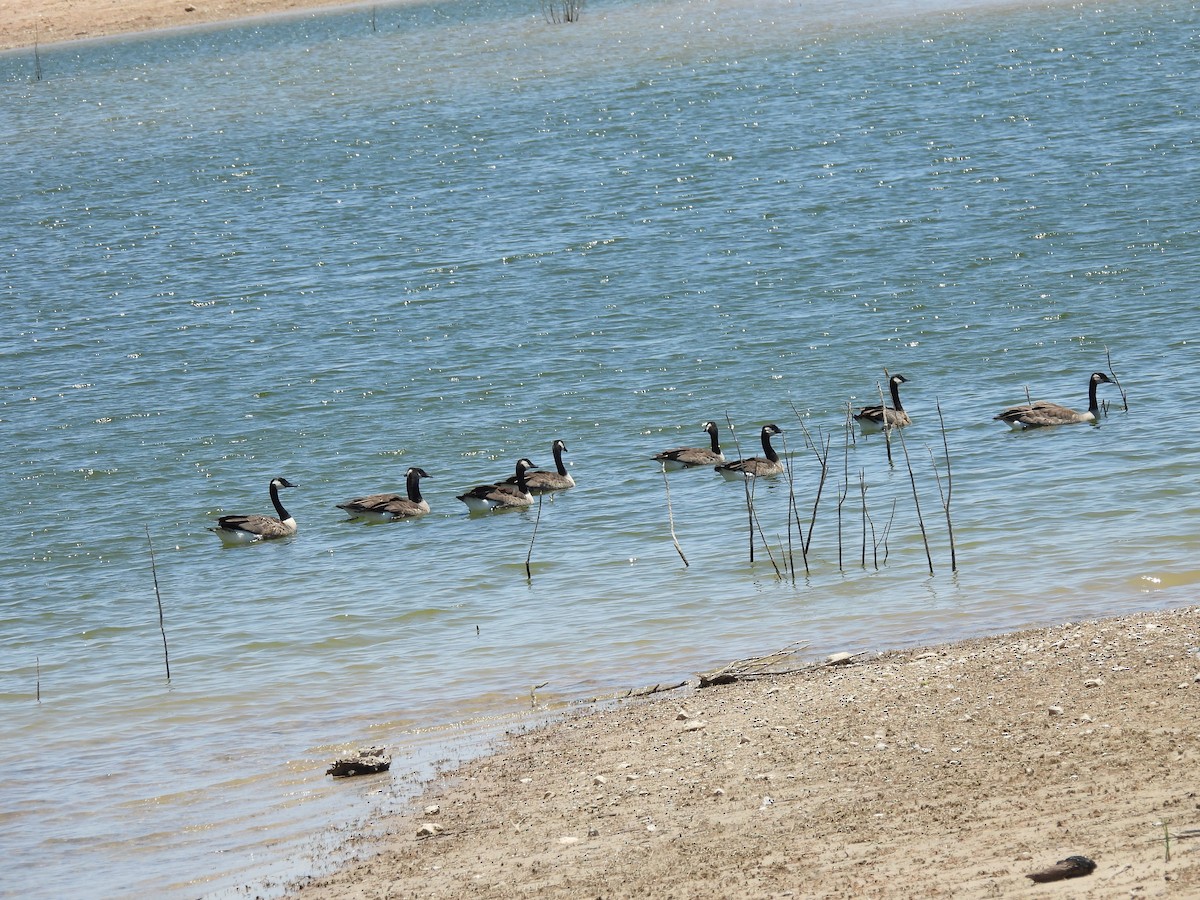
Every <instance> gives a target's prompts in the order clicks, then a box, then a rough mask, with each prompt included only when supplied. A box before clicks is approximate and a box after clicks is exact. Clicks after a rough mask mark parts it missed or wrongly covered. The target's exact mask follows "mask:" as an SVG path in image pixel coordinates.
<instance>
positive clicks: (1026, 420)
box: [993, 372, 1112, 431]
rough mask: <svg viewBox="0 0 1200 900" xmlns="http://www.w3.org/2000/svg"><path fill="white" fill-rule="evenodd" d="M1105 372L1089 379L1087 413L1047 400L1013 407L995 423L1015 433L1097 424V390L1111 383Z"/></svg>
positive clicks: (1097, 373) (996, 419) (1098, 410)
mask: <svg viewBox="0 0 1200 900" xmlns="http://www.w3.org/2000/svg"><path fill="white" fill-rule="evenodd" d="M1111 381H1112V379H1110V378H1109V377H1108V376H1107V375H1105V374H1104V373H1103V372H1093V373H1092V377H1091V378H1089V379H1088V408H1087V412H1076V411H1075V410H1073V409H1069V408H1068V407H1065V406H1060V405H1059V404H1057V403H1050V402H1049V401H1047V400H1035V401H1034V402H1033V403H1032V404H1025V405H1023V406H1011V407H1009V408H1008V409H1006V410H1004V412H1002V413H1000V414H999V415H997V416H994V417H993V421H997V422H1004V423H1006V424H1007V425H1009V426H1010V427H1011V428H1012V429H1013V430H1014V431H1021V430H1023V429H1025V428H1045V427H1046V426H1048V425H1072V424H1075V423H1077V422H1095V421H1096V420H1097V419H1098V418H1099V416H1100V404H1099V403H1097V402H1096V388H1097V386H1099V384H1100V383H1101V382H1108V383H1111Z"/></svg>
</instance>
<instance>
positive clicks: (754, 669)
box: [697, 641, 823, 688]
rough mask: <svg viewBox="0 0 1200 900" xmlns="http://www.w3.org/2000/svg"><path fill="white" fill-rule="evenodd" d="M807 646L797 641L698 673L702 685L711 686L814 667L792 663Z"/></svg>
mask: <svg viewBox="0 0 1200 900" xmlns="http://www.w3.org/2000/svg"><path fill="white" fill-rule="evenodd" d="M807 646H808V642H807V641H797V642H796V643H794V644H789V645H788V646H786V647H784V648H783V649H782V650H776V651H775V652H774V653H768V654H766V655H765V656H752V657H750V658H749V659H739V660H736V661H734V662H731V663H730V664H729V665H727V666H722V667H721V668H719V669H714V670H713V671H711V672H700V673H698V675H697V677H698V678H699V679H700V687H702V688H704V687H711V686H712V685H715V684H732V683H733V682H735V681H748V680H752V679H754V678H765V677H767V676H769V675H788V674H790V673H792V672H799V671H801V670H803V669H808V668H812V666H811V665H807V666H795V665H791V663H792V657H793V656H795V654H797V653H798V652H800V651H801V650H803V649H804V648H805V647H807ZM822 665H823V664H822Z"/></svg>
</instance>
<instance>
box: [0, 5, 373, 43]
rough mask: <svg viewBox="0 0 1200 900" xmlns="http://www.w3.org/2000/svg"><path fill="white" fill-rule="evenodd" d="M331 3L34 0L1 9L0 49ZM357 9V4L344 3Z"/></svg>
mask: <svg viewBox="0 0 1200 900" xmlns="http://www.w3.org/2000/svg"><path fill="white" fill-rule="evenodd" d="M338 5H342V4H338V3H336V2H335V0H34V2H32V3H4V4H0V50H4V49H12V48H15V47H32V46H33V45H34V44H35V43H37V44H43V45H44V44H51V43H57V42H60V41H77V40H83V39H86V38H99V37H110V36H113V35H119V34H132V33H134V32H139V31H157V30H160V29H164V28H179V27H182V26H187V25H205V24H210V23H214V22H228V21H233V20H236V19H246V18H253V17H255V16H265V15H271V14H274V13H287V12H300V11H303V10H309V9H321V8H327V7H332V6H338ZM349 5H356V4H349Z"/></svg>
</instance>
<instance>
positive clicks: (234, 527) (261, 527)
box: [208, 476, 296, 547]
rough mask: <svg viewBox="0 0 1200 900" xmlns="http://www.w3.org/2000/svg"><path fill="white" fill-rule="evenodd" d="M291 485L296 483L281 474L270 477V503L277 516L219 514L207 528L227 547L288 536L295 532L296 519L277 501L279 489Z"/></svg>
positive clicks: (290, 486)
mask: <svg viewBox="0 0 1200 900" xmlns="http://www.w3.org/2000/svg"><path fill="white" fill-rule="evenodd" d="M292 487H296V485H294V484H292V483H291V482H290V481H288V480H287V479H286V478H284V477H283V476H280V477H279V478H272V479H271V505H272V506H274V507H275V512H276V513H277V514H278V518H276V516H221V518H219V519H217V524H216V525H215V526H213V527H210V528H209V529H208V530H209V531H211V532H213V533H214V534H216V536H217V537H219V538H220V539H221V543H222V544H224V545H225V546H227V547H233V546H236V545H238V544H250V543H253V542H255V541H269V540H273V539H274V538H282V537H290V536H291V535H293V534H295V533H296V520H295V519H294V518H292V515H291V513H289V512H288V511H287V510H286V509H284V508H283V504H282V503H280V502H279V489H280V488H292Z"/></svg>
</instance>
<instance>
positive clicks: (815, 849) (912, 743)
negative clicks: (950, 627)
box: [292, 608, 1200, 898]
mask: <svg viewBox="0 0 1200 900" xmlns="http://www.w3.org/2000/svg"><path fill="white" fill-rule="evenodd" d="M1198 644H1200V608H1185V609H1175V610H1169V611H1161V612H1148V613H1143V614H1136V615H1130V616H1127V617H1122V618H1117V619H1108V620H1102V621H1096V622H1079V623H1069V624H1062V625H1058V626H1054V627H1049V628H1044V629H1037V630H1030V631H1024V632H1020V633H1014V634H1007V635H1002V636H993V637H986V638H978V639H971V640H965V641H961V642H957V643H953V644H948V645H945V646H935V647H927V648H921V649H906V650H902V651H893V652H887V653H883V654H880V655H877V656H874V657H873V658H870V659H867V658H863V657H857V658H855V659H853V660H852V661H851V662H850V663H849V664H843V665H828V664H823V662H824V661H822V660H817V661H812V662H811V663H809V664H808V665H806V666H802V667H801V666H797V667H795V668H799V669H800V671H796V672H792V673H790V674H782V675H774V676H770V677H758V678H752V679H747V680H740V681H738V682H735V683H733V684H728V685H718V686H713V687H706V688H703V689H699V688H697V687H696V686H695V683H693V684H692V685H690V686H688V687H686V688H683V689H680V690H677V691H672V692H666V693H659V694H657V695H655V696H654V697H652V698H648V699H643V700H634V701H626V702H624V703H621V704H619V705H616V706H615V707H614V706H611V705H610V706H609V707H608V708H595V709H592V710H590V711H584V712H581V713H576V714H572V715H570V716H568V717H567V718H565V719H564V720H561V721H559V722H556V723H554V724H552V725H550V726H548V727H545V728H542V729H538V730H536V731H533V732H530V733H527V734H521V735H515V736H512V737H511V738H510V739H509V740H508V741H507V742H506V744H505V746H503V747H501V748H499V749H498V750H497V752H495V753H494V754H492V755H490V756H487V757H484V758H481V759H479V760H476V761H474V762H470V763H468V764H466V765H465V767H464V768H463V769H461V770H460V771H454V772H447V773H445V774H444V776H443V777H440V778H438V779H437V780H436V781H434V782H433V783H431V784H429V785H428V786H427V790H426V791H425V793H424V796H422V797H421V798H419V799H418V800H416V801H415V802H414V803H413V805H412V812H411V814H409V815H405V816H401V817H398V818H397V819H396V820H394V821H391V822H388V823H386V828H387V831H388V834H389V836H388V837H386V838H385V839H383V840H382V841H381V842H379V843H378V846H376V845H374V844H368V845H367V846H366V847H365V848H364V858H363V859H362V860H361V861H359V862H357V863H354V864H351V865H349V866H347V867H345V868H343V869H341V870H340V871H338V872H336V873H334V874H332V875H328V876H323V877H318V878H315V879H310V880H308V881H307V882H305V883H303V884H300V885H295V886H293V889H292V894H293V895H294V896H298V897H303V898H335V897H336V898H345V897H364V898H366V897H370V898H383V897H423V898H441V897H445V898H457V897H514V896H538V897H581V896H588V897H635V896H648V897H677V898H685V897H686V898H699V897H712V898H717V897H843V898H863V897H889V898H890V897H912V898H918V897H920V898H928V897H957V898H984V897H1011V896H1024V895H1028V896H1039V897H1066V896H1069V897H1092V898H1113V897H1185V896H1197V895H1198V894H1200V862H1198V860H1197V857H1196V852H1195V848H1196V842H1197V839H1200V798H1198V797H1197V793H1196V789H1195V785H1194V784H1193V783H1192V781H1191V778H1192V776H1193V774H1194V772H1195V766H1196V763H1197V759H1198V756H1200V735H1198V733H1197V727H1196V721H1197V712H1198V709H1197V699H1198V697H1200V659H1198V658H1197V646H1198ZM372 777H377V778H386V777H387V776H372ZM1072 856H1083V857H1086V858H1088V859H1090V860H1091V861H1093V862H1094V863H1095V870H1094V871H1093V872H1091V873H1090V874H1087V875H1083V876H1080V877H1077V878H1072V879H1070V880H1059V881H1054V882H1050V883H1044V884H1035V883H1034V882H1033V881H1032V880H1030V878H1029V877H1028V876H1029V875H1030V874H1032V873H1036V872H1041V871H1043V870H1046V869H1048V868H1052V867H1053V866H1054V864H1055V863H1057V862H1058V861H1060V860H1064V859H1066V858H1068V857H1072Z"/></svg>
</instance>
